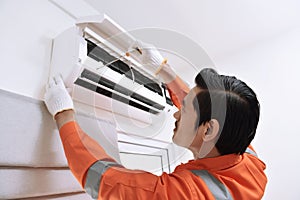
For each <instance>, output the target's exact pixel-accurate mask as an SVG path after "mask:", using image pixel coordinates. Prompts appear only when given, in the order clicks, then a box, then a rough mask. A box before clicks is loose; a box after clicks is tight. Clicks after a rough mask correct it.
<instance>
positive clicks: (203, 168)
mask: <svg viewBox="0 0 300 200" xmlns="http://www.w3.org/2000/svg"><path fill="white" fill-rule="evenodd" d="M168 89H169V90H170V93H171V98H172V100H173V102H174V104H175V105H176V106H177V107H180V106H181V105H180V102H182V99H183V98H184V96H185V95H186V94H187V93H188V91H189V89H188V88H187V86H186V85H185V84H184V83H183V82H182V80H181V79H180V78H179V77H177V78H176V79H175V80H174V81H173V82H171V83H170V84H168ZM60 136H61V140H62V143H63V146H64V151H65V154H66V157H67V160H68V164H69V167H70V169H71V171H72V173H73V174H74V176H75V177H76V178H77V180H78V181H79V182H80V184H81V185H82V187H83V188H85V190H86V192H87V193H89V194H90V195H91V196H92V197H93V198H95V199H115V200H122V199H129V200H137V199H146V200H150V199H162V200H165V199H171V200H177V199H178V200H182V199H188V200H192V199H197V200H198V199H237V200H244V199H245V200H252V199H261V198H262V196H263V193H264V190H265V186H266V183H267V178H266V176H265V174H264V169H265V164H264V163H263V162H262V161H261V160H259V159H258V157H257V155H256V153H255V152H254V150H253V148H252V147H251V146H249V147H248V149H247V152H246V153H244V154H243V155H236V154H229V155H224V156H219V157H214V158H204V159H199V160H191V161H189V162H188V163H186V164H181V165H179V166H177V167H176V168H175V170H174V172H173V173H170V174H167V173H163V174H162V175H161V176H156V175H154V174H151V173H149V172H146V171H142V170H130V169H126V168H124V167H123V166H122V165H120V164H118V163H116V161H115V160H114V159H112V158H111V157H109V156H108V155H107V154H106V153H105V151H104V149H103V148H102V147H101V146H100V145H99V144H98V143H97V142H95V141H94V140H93V139H91V138H90V137H89V136H88V135H87V134H86V133H84V132H83V131H82V130H81V129H80V127H79V125H78V124H77V123H76V122H74V121H73V122H68V123H66V124H65V125H63V126H62V127H61V129H60Z"/></svg>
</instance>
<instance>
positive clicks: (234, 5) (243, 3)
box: [85, 0, 300, 59]
mask: <svg viewBox="0 0 300 200" xmlns="http://www.w3.org/2000/svg"><path fill="white" fill-rule="evenodd" d="M85 1H86V2H87V3H89V4H90V5H91V6H93V7H94V8H95V9H96V10H98V11H99V12H101V13H106V14H107V15H109V16H110V17H111V18H113V19H114V20H115V21H116V22H117V23H119V24H120V25H121V26H122V27H124V28H125V29H127V30H132V29H137V28H143V27H158V28H163V29H169V30H173V31H176V32H179V33H181V34H183V35H185V36H187V37H189V38H190V39H192V40H194V41H195V42H197V43H198V45H200V46H201V47H202V48H204V49H205V51H206V52H207V53H208V55H209V56H210V57H211V58H213V59H221V58H223V57H224V56H226V55H229V54H232V53H234V52H237V51H240V50H241V49H243V48H246V47H247V46H249V45H252V44H254V43H256V42H260V41H261V40H265V39H267V38H269V37H274V36H276V35H280V34H282V33H284V32H286V31H289V30H291V29H293V28H295V27H297V26H299V24H300V23H299V22H300V12H299V11H300V1H298V0H284V1H278V0H275V1H274V0H264V1H261V0H226V1H215V0H191V1H179V0H164V1H159V0H152V1H140V0H127V1H116V0H110V1H99V0H85Z"/></svg>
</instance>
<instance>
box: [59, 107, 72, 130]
mask: <svg viewBox="0 0 300 200" xmlns="http://www.w3.org/2000/svg"><path fill="white" fill-rule="evenodd" d="M54 119H55V121H56V125H57V127H58V130H59V129H60V128H61V127H62V126H63V125H64V124H66V123H68V122H71V121H75V112H74V110H65V111H62V112H59V113H57V114H56V115H55V116H54Z"/></svg>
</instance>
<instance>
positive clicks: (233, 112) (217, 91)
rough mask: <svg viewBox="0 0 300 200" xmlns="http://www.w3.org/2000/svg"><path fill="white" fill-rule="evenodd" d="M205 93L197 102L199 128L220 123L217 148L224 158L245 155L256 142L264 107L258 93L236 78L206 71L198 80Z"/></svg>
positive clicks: (209, 70) (197, 77)
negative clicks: (260, 103) (209, 123)
mask: <svg viewBox="0 0 300 200" xmlns="http://www.w3.org/2000/svg"><path fill="white" fill-rule="evenodd" d="M195 83H196V85H197V87H199V88H201V91H200V92H199V93H198V94H197V95H196V97H195V98H194V100H193V106H194V108H195V110H196V111H197V115H198V119H197V122H196V128H198V127H199V126H200V125H202V124H204V123H206V122H209V121H210V120H211V119H216V120H217V121H218V122H219V124H220V132H219V139H218V141H217V143H216V145H215V146H216V148H217V149H218V151H219V153H220V154H221V155H226V154H232V153H235V154H243V153H244V152H245V151H246V149H247V147H248V146H249V144H250V143H251V141H252V140H253V138H254V136H255V133H256V128H257V124H258V121H259V114H260V105H259V102H258V100H257V97H256V94H255V93H254V91H253V90H252V89H251V88H250V87H249V86H248V85H247V84H246V83H244V82H243V81H241V80H239V79H237V78H236V77H234V76H224V75H219V74H218V73H217V72H216V71H215V70H214V69H211V68H205V69H203V70H201V71H200V72H199V74H198V75H197V76H196V78H195Z"/></svg>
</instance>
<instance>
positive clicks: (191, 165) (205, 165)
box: [175, 154, 243, 171]
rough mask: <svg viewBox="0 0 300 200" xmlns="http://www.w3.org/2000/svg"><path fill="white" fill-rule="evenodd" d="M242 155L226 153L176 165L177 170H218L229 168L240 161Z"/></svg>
mask: <svg viewBox="0 0 300 200" xmlns="http://www.w3.org/2000/svg"><path fill="white" fill-rule="evenodd" d="M242 159H243V156H241V155H236V154H228V155H224V156H218V157H214V158H201V159H197V160H190V161H189V162H187V163H185V164H181V165H179V166H177V167H176V169H175V171H177V170H197V169H198V170H199V169H206V170H210V171H219V170H222V169H227V168H230V167H232V166H234V165H237V164H238V163H239V162H241V161H242Z"/></svg>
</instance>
